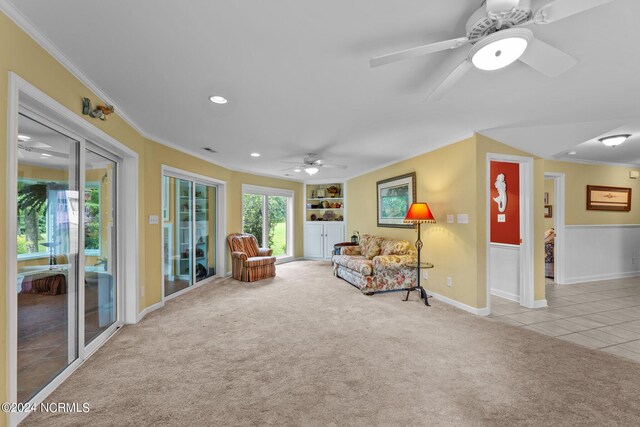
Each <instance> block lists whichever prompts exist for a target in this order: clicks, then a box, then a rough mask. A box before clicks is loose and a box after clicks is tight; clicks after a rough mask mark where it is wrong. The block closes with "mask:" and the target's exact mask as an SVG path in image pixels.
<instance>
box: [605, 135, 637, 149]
mask: <svg viewBox="0 0 640 427" xmlns="http://www.w3.org/2000/svg"><path fill="white" fill-rule="evenodd" d="M630 136H631V135H630V134H628V133H625V134H622V135H610V136H605V137H603V138H600V139H598V141H600V142H602V143H603V144H604V145H606V146H607V147H615V146H616V145H620V144H622V143H623V142H625V141H626V140H627V138H629V137H630Z"/></svg>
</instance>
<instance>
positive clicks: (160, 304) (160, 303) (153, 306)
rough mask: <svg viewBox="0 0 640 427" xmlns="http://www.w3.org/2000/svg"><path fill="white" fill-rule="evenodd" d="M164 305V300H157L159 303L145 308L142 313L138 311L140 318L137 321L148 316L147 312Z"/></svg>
mask: <svg viewBox="0 0 640 427" xmlns="http://www.w3.org/2000/svg"><path fill="white" fill-rule="evenodd" d="M162 307H164V301H160V302H157V303H155V304H152V305H150V306H149V307H147V308H145V309H144V310H142V311H141V312H140V313H138V318H137V320H136V323H138V322H139V321H141V320H142V318H143V317H144V316H146V315H147V314H149V313H151V312H152V311H156V310H158V309H159V308H162Z"/></svg>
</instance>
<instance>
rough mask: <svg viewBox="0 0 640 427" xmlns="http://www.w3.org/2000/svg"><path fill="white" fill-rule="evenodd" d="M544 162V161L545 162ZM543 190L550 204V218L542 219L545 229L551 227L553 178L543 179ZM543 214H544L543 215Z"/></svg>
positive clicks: (553, 197) (553, 207) (553, 191)
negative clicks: (547, 195)
mask: <svg viewBox="0 0 640 427" xmlns="http://www.w3.org/2000/svg"><path fill="white" fill-rule="evenodd" d="M545 163H546V162H545ZM544 192H545V193H548V194H549V204H550V205H551V215H552V217H551V218H545V219H544V229H545V231H546V230H548V229H550V228H553V215H555V212H553V209H555V205H554V203H555V189H554V180H553V179H545V180H544ZM543 216H544V215H543Z"/></svg>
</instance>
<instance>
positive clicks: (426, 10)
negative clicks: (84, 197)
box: [13, 0, 640, 179]
mask: <svg viewBox="0 0 640 427" xmlns="http://www.w3.org/2000/svg"><path fill="white" fill-rule="evenodd" d="M13 4H14V6H15V7H16V8H17V9H18V10H19V12H20V13H21V14H22V15H23V16H24V17H26V18H27V19H28V20H29V21H30V22H31V24H32V25H33V26H34V27H35V28H37V30H38V31H39V32H40V33H42V34H43V35H45V37H46V38H47V39H48V40H49V41H50V42H51V43H52V44H53V45H55V46H56V47H57V48H58V49H59V50H60V51H61V52H63V53H64V55H65V56H66V57H67V58H68V59H69V60H70V61H71V62H72V63H74V64H75V65H76V66H77V67H78V68H79V69H80V70H82V71H83V72H84V74H86V75H87V76H88V77H89V78H90V79H91V80H92V81H93V83H95V85H96V86H97V87H99V88H100V89H101V90H102V91H103V92H104V93H106V94H108V96H109V98H110V99H111V100H112V101H113V102H114V103H115V104H116V112H118V111H120V112H121V113H125V114H126V115H127V117H128V118H129V119H130V120H132V121H133V122H134V123H135V124H136V125H137V126H138V127H139V128H140V129H141V130H142V131H143V132H144V133H145V134H147V135H148V136H150V137H152V138H154V139H156V140H158V141H160V142H169V143H172V144H174V145H179V146H182V147H184V148H186V149H188V150H191V151H195V152H197V153H199V154H201V156H202V157H206V158H208V159H210V160H211V161H213V162H215V163H219V164H223V165H225V166H228V167H231V168H234V169H238V170H245V171H253V172H258V173H262V174H268V175H274V176H280V177H284V174H285V173H290V174H292V175H295V176H293V177H291V178H294V179H295V178H298V179H305V178H306V176H300V175H304V174H303V173H302V174H295V173H294V172H292V171H286V172H285V171H284V170H285V169H287V168H288V167H289V165H286V164H282V163H280V162H281V161H300V160H301V159H302V158H303V157H304V155H305V154H306V153H310V152H314V153H318V154H320V155H321V157H322V158H323V159H325V160H326V161H327V162H332V163H342V164H347V165H349V168H348V169H347V170H336V169H323V170H321V171H320V172H319V173H318V174H317V175H315V176H314V177H313V178H314V179H327V178H331V179H340V178H346V177H351V176H355V175H358V174H360V173H363V172H365V171H368V170H371V169H373V168H375V167H379V166H381V165H384V164H388V163H392V162H394V161H397V160H400V159H403V158H407V157H411V156H413V155H416V154H418V153H422V152H425V151H429V150H432V149H434V148H437V147H440V146H443V145H446V144H449V143H452V142H455V141H458V140H460V139H462V138H464V137H466V136H469V135H471V134H472V133H473V132H474V131H479V132H481V133H484V134H486V135H487V136H490V137H493V138H496V139H498V140H500V141H502V142H505V143H507V144H509V145H513V146H515V147H518V148H521V149H523V150H526V151H528V152H531V153H533V154H536V155H540V156H543V157H546V158H564V157H567V156H566V152H567V151H569V150H571V149H575V150H577V151H578V154H577V155H576V156H572V158H581V159H584V160H600V161H607V162H617V163H625V164H628V163H633V164H637V165H640V138H633V139H630V140H629V141H628V142H627V143H625V145H627V146H626V147H624V150H622V149H620V148H622V147H623V146H621V147H618V148H617V149H616V150H615V151H612V150H611V149H608V148H607V147H600V146H598V145H597V144H594V143H593V141H592V140H593V139H594V138H597V137H598V136H601V135H603V134H607V133H609V132H612V131H614V130H618V129H626V128H629V129H630V128H633V129H634V130H635V132H640V78H638V76H639V75H640V48H639V47H638V46H639V42H640V36H639V35H638V32H637V30H636V28H637V17H638V16H640V2H638V1H637V0H616V1H614V2H613V3H610V4H607V5H604V6H601V7H598V8H595V9H592V10H589V11H586V12H584V13H582V14H579V15H576V16H574V17H570V18H567V19H564V20H562V21H559V22H556V23H553V24H549V25H537V26H532V27H530V28H532V29H533V31H534V33H535V36H536V37H538V38H539V39H541V40H543V41H545V42H547V43H549V44H552V45H554V46H556V47H558V48H560V49H561V50H563V51H565V52H567V53H569V54H570V55H572V56H574V57H575V58H578V59H579V61H580V62H579V64H578V65H577V66H576V67H574V68H573V69H571V70H569V71H568V72H567V73H565V74H563V75H561V76H560V77H557V78H553V79H551V78H547V77H545V76H543V75H542V74H540V73H538V72H536V71H534V70H533V69H531V68H529V67H528V66H526V65H524V64H522V63H519V62H516V63H514V64H512V65H511V66H509V67H507V68H505V69H503V70H500V71H495V72H482V71H479V70H476V69H474V70H472V71H471V72H470V73H469V74H467V75H466V76H465V77H464V78H463V80H462V81H461V82H460V83H459V84H458V85H457V86H456V87H455V88H454V89H453V90H451V91H450V92H448V93H447V95H446V96H445V98H444V99H442V100H441V101H438V102H433V103H423V102H422V101H423V99H424V98H425V97H426V95H427V94H428V93H429V91H430V89H432V88H433V87H434V86H435V85H436V84H437V83H438V82H439V80H440V78H441V77H443V76H444V75H446V74H447V73H448V72H450V71H451V70H452V69H453V67H454V66H455V65H454V64H455V63H456V62H459V61H460V56H461V55H462V56H464V55H465V53H466V51H464V50H463V49H459V51H447V52H440V53H436V54H432V55H429V56H425V57H420V58H415V59H410V60H406V61H402V62H398V63H395V64H390V65H387V66H384V67H379V68H375V69H372V68H369V59H370V58H371V57H373V56H377V55H381V54H385V53H390V52H393V51H395V50H400V49H404V48H409V47H414V46H417V45H421V44H426V43H429V42H435V41H439V40H444V39H448V38H453V37H459V36H463V35H464V34H465V28H464V25H465V22H466V20H467V18H468V17H469V16H470V15H471V14H472V13H473V12H474V11H475V10H476V9H477V8H478V7H480V6H481V4H482V1H481V0H457V1H455V2H452V1H450V0H396V1H393V2H391V1H386V0H351V1H348V2H345V1H338V0H325V1H321V2H320V1H309V0H279V1H269V2H267V1H260V0H244V1H222V0H216V1H213V0H211V1H205V0H199V1H189V2H184V1H177V0H174V1H170V0H153V1H152V0H137V1H126V0H113V1H103V2H96V1H92V2H88V1H86V0H57V1H55V2H52V1H44V0H20V1H19V2H18V1H14V2H13ZM539 5H540V2H536V1H534V9H535V8H537V6H539ZM212 94H220V95H224V96H225V97H227V98H229V103H228V104H226V105H222V106H221V105H214V104H212V103H210V102H209V100H208V99H207V98H208V96H209V95H212ZM78 102H79V108H80V101H78ZM205 146H207V147H211V148H213V149H215V150H217V151H218V153H217V154H208V153H206V152H204V151H202V150H201V147H205ZM576 147H577V148H576ZM254 151H257V152H260V153H262V156H261V157H260V158H252V157H250V156H249V154H250V153H251V152H254ZM563 156H564V157H563Z"/></svg>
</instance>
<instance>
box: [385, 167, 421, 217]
mask: <svg viewBox="0 0 640 427" xmlns="http://www.w3.org/2000/svg"><path fill="white" fill-rule="evenodd" d="M376 190H377V201H378V204H377V213H378V227H395V228H413V224H404V223H403V221H404V217H405V216H406V215H407V210H409V206H411V203H413V202H414V201H415V200H416V173H415V172H411V173H408V174H405V175H400V176H396V177H393V178H389V179H385V180H382V181H378V182H377V183H376Z"/></svg>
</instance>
